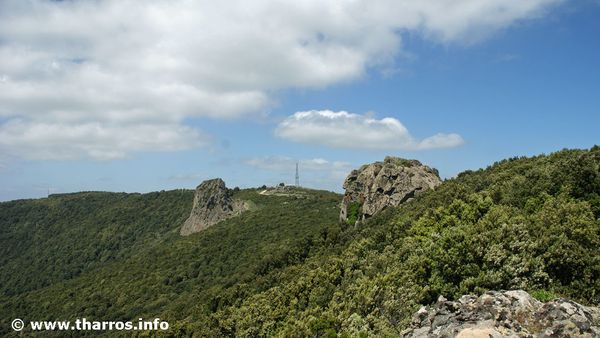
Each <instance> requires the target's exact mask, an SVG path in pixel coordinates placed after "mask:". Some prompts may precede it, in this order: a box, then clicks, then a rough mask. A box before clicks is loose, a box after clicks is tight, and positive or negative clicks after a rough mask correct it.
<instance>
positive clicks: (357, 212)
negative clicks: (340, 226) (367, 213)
mask: <svg viewBox="0 0 600 338" xmlns="http://www.w3.org/2000/svg"><path fill="white" fill-rule="evenodd" d="M361 208H362V205H361V204H360V203H358V202H350V203H348V207H347V212H348V219H347V220H346V223H348V225H354V224H356V221H358V220H359V219H360V218H361V217H362V212H361Z"/></svg>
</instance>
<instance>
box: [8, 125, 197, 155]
mask: <svg viewBox="0 0 600 338" xmlns="http://www.w3.org/2000/svg"><path fill="white" fill-rule="evenodd" d="M207 142H208V138H207V137H206V136H204V135H202V134H201V133H200V132H198V131H197V130H194V129H192V128H188V127H185V126H180V125H161V126H157V125H152V124H149V125H131V126H129V125H128V126H121V125H111V126H109V127H106V126H105V125H103V124H100V123H93V122H89V123H81V124H67V125H64V124H57V123H55V124H51V123H29V122H23V121H19V120H11V121H9V122H6V123H4V124H2V125H1V126H0V149H5V151H7V152H9V153H10V154H12V155H18V154H21V155H22V157H24V158H27V159H42V160H68V159H76V158H91V159H94V160H113V159H121V158H124V157H126V155H127V154H128V152H130V151H177V150H184V149H188V148H190V147H194V146H202V145H204V144H206V143H207Z"/></svg>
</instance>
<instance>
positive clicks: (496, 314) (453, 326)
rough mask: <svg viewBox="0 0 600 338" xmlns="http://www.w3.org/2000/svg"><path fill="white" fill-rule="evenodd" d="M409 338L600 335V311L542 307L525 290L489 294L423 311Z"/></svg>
mask: <svg viewBox="0 0 600 338" xmlns="http://www.w3.org/2000/svg"><path fill="white" fill-rule="evenodd" d="M403 336H404V337H462V338H467V337H473V338H475V337H477V338H479V337H485V338H489V337H492V338H500V337H536V338H537V337H540V338H541V337H600V308H597V307H587V306H583V305H581V304H578V303H575V302H573V301H570V300H567V299H556V300H553V301H549V302H547V303H542V302H540V301H538V300H536V299H534V298H533V297H532V296H531V295H529V294H528V293H527V292H525V291H522V290H514V291H490V292H487V293H485V294H483V295H481V296H480V297H477V296H472V295H468V296H463V297H461V298H460V299H459V300H458V301H455V302H452V301H448V300H446V299H445V298H443V297H440V298H439V299H438V301H437V303H436V304H435V305H433V306H431V307H422V308H421V309H420V310H419V311H418V312H417V313H416V314H415V315H414V316H413V320H412V327H411V328H410V329H408V330H407V331H406V332H404V333H403Z"/></svg>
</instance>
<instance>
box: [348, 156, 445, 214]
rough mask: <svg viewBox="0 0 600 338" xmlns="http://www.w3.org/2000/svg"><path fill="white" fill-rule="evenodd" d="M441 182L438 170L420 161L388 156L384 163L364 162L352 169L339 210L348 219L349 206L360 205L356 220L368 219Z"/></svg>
mask: <svg viewBox="0 0 600 338" xmlns="http://www.w3.org/2000/svg"><path fill="white" fill-rule="evenodd" d="M440 183H442V181H441V180H440V177H439V174H438V172H437V170H436V169H432V168H430V167H428V166H425V165H423V164H421V162H419V161H417V160H405V159H402V158H398V157H390V156H388V157H386V158H385V160H384V161H383V162H375V163H371V164H368V165H363V166H362V167H360V168H359V169H357V170H353V171H352V172H351V173H350V174H349V175H348V177H347V178H346V180H345V181H344V189H345V190H346V192H345V194H344V198H343V200H342V205H341V210H340V221H342V222H347V221H348V218H349V217H350V216H351V215H349V210H348V209H349V206H350V205H352V204H354V205H359V206H360V214H359V215H358V217H357V222H359V221H362V220H365V219H367V218H369V217H371V216H373V215H375V214H376V213H378V212H380V211H381V210H383V209H385V208H386V207H389V206H398V205H400V204H402V203H404V202H407V201H409V200H411V199H412V198H414V197H415V196H416V195H418V194H420V193H423V192H425V191H427V190H431V189H434V188H435V187H436V186H438V185H439V184H440Z"/></svg>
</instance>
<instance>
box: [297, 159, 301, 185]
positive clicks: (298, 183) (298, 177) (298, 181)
mask: <svg viewBox="0 0 600 338" xmlns="http://www.w3.org/2000/svg"><path fill="white" fill-rule="evenodd" d="M296 186H297V187H299V186H300V174H299V173H298V162H297V161H296Z"/></svg>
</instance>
